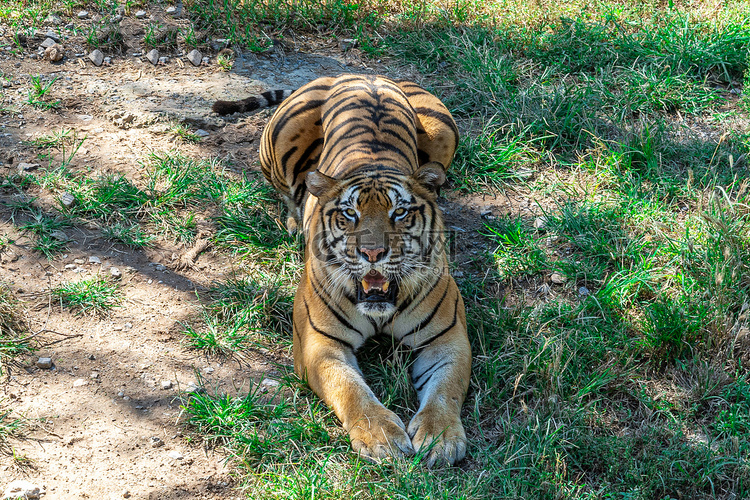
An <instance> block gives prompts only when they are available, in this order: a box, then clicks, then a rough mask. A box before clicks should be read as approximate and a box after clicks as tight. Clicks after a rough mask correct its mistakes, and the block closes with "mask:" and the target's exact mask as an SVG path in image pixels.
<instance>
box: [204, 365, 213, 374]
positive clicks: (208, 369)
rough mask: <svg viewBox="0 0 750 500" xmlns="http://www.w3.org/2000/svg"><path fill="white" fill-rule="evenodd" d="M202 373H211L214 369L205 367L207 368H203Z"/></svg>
mask: <svg viewBox="0 0 750 500" xmlns="http://www.w3.org/2000/svg"><path fill="white" fill-rule="evenodd" d="M203 371H204V372H206V373H213V372H214V369H213V368H212V367H210V366H207V367H205V368H204V369H203Z"/></svg>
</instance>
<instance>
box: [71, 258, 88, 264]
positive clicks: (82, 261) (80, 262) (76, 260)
mask: <svg viewBox="0 0 750 500" xmlns="http://www.w3.org/2000/svg"><path fill="white" fill-rule="evenodd" d="M73 263H74V264H78V265H79V266H80V265H82V264H85V263H86V261H85V260H83V259H73Z"/></svg>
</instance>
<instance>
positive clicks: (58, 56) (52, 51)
mask: <svg viewBox="0 0 750 500" xmlns="http://www.w3.org/2000/svg"><path fill="white" fill-rule="evenodd" d="M47 40H49V38H48V39H47ZM64 56H65V48H64V47H63V46H62V45H60V44H59V43H56V44H54V45H53V46H52V47H47V48H46V49H45V50H44V58H45V59H47V60H48V61H50V62H57V61H60V60H62V58H63V57H64Z"/></svg>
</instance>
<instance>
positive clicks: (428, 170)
mask: <svg viewBox="0 0 750 500" xmlns="http://www.w3.org/2000/svg"><path fill="white" fill-rule="evenodd" d="M412 177H414V179H416V181H417V182H419V183H420V184H422V185H423V186H424V187H426V188H427V189H429V190H430V191H433V192H435V193H439V192H440V186H442V185H443V184H444V183H445V167H444V166H443V164H442V163H439V162H436V161H431V162H429V163H425V164H424V165H422V166H421V167H419V168H418V169H417V171H416V172H414V174H413V175H412Z"/></svg>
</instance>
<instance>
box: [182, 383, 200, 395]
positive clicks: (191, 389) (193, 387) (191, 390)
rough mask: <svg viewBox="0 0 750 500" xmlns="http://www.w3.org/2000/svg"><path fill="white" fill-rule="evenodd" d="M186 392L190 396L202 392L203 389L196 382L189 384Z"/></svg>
mask: <svg viewBox="0 0 750 500" xmlns="http://www.w3.org/2000/svg"><path fill="white" fill-rule="evenodd" d="M185 392H187V393H188V394H192V393H194V392H201V388H200V387H199V386H198V384H196V383H195V382H189V383H188V385H187V387H186V388H185Z"/></svg>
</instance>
